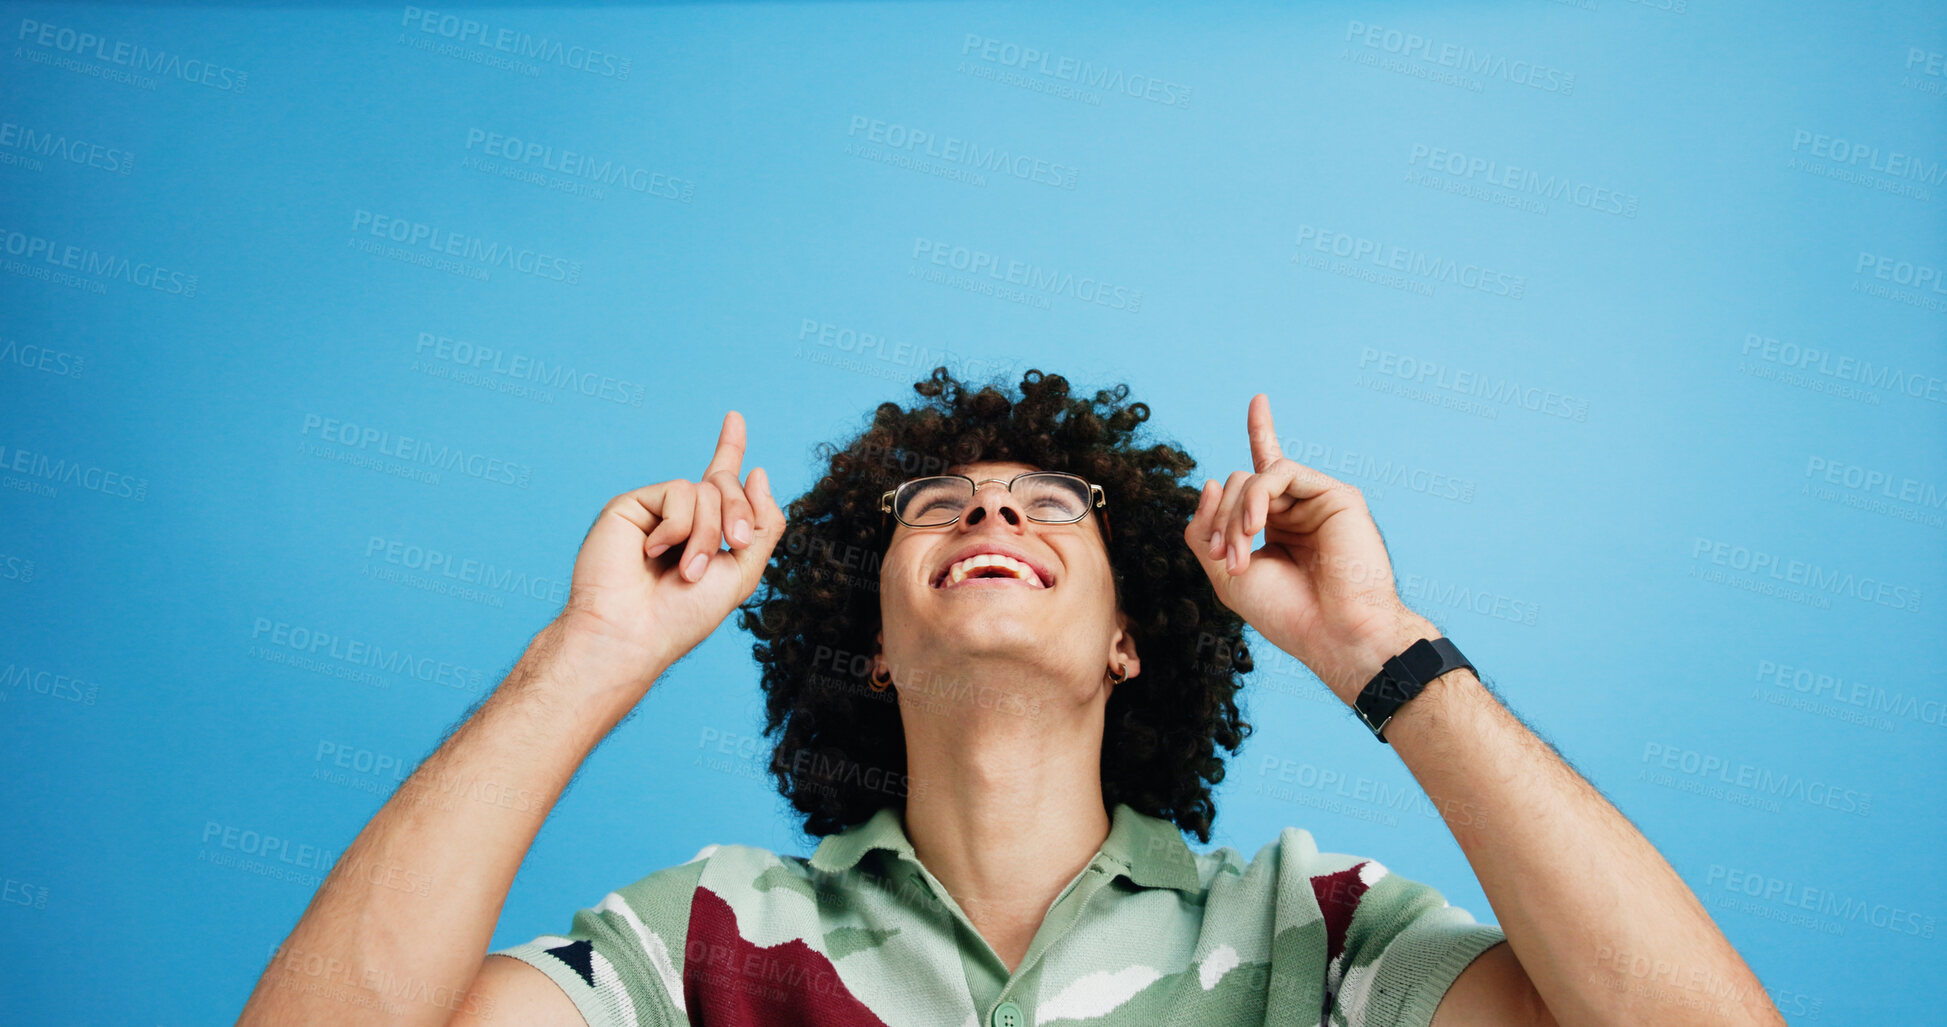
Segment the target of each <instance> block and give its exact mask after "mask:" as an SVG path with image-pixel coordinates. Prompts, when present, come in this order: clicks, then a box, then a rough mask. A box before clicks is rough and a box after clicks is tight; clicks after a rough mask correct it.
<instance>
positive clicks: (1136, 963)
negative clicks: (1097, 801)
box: [497, 803, 1504, 1027]
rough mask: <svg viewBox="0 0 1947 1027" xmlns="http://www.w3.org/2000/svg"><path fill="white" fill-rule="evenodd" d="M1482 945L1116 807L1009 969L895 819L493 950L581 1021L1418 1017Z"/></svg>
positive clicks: (718, 861)
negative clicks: (552, 992) (1209, 846)
mask: <svg viewBox="0 0 1947 1027" xmlns="http://www.w3.org/2000/svg"><path fill="white" fill-rule="evenodd" d="M1502 940H1504V936H1503V935H1502V933H1501V931H1500V929H1499V928H1497V927H1493V926H1489V925H1483V924H1478V923H1476V922H1475V921H1474V919H1473V917H1472V916H1470V915H1468V913H1467V912H1466V911H1465V910H1462V909H1460V908H1457V907H1454V906H1450V905H1448V904H1447V903H1446V902H1445V901H1444V900H1443V899H1442V898H1441V897H1440V894H1439V892H1437V891H1435V890H1434V889H1433V888H1431V887H1429V886H1427V885H1424V884H1420V883H1417V882H1414V881H1410V880H1407V879H1405V878H1402V877H1400V876H1398V875H1397V874H1392V873H1389V872H1387V870H1386V868H1385V867H1383V866H1381V865H1380V864H1379V863H1377V862H1375V861H1373V860H1369V859H1360V858H1358V857H1355V856H1343V855H1338V854H1335V853H1321V852H1319V851H1318V849H1317V848H1316V846H1314V845H1313V842H1312V836H1311V834H1310V833H1309V832H1307V831H1304V830H1301V829H1298V828H1293V827H1287V828H1285V829H1284V830H1283V831H1282V832H1280V833H1279V836H1278V839H1277V841H1275V842H1270V843H1267V844H1266V845H1265V846H1264V847H1263V848H1262V849H1260V850H1259V851H1258V853H1257V855H1256V856H1255V857H1253V858H1252V859H1251V861H1250V862H1249V863H1248V864H1247V863H1245V862H1244V860H1243V859H1242V857H1241V856H1240V855H1239V854H1238V853H1237V851H1236V850H1234V849H1232V848H1229V847H1227V846H1226V847H1224V848H1219V849H1216V850H1213V851H1210V852H1204V853H1198V852H1193V851H1192V850H1191V849H1190V847H1189V846H1188V845H1187V844H1185V842H1184V840H1183V835H1182V833H1181V832H1180V831H1179V830H1178V829H1177V827H1176V825H1174V824H1172V823H1170V822H1168V821H1165V820H1161V819H1158V818H1155V817H1150V816H1145V815H1143V814H1141V813H1138V812H1136V811H1135V810H1134V809H1131V808H1130V807H1129V806H1128V805H1126V804H1122V803H1118V804H1117V805H1116V807H1115V809H1114V810H1113V811H1112V814H1111V819H1110V829H1109V835H1108V837H1107V839H1105V840H1104V841H1103V843H1102V846H1101V848H1100V849H1099V850H1098V851H1097V852H1096V855H1095V857H1094V858H1093V859H1091V860H1090V861H1089V863H1088V865H1087V866H1086V867H1084V868H1082V870H1081V871H1080V872H1079V873H1077V874H1076V875H1075V877H1074V878H1073V879H1072V880H1070V881H1069V882H1068V884H1067V885H1066V886H1065V887H1064V888H1063V889H1062V891H1061V893H1060V894H1059V895H1058V896H1056V898H1055V900H1054V903H1053V904H1052V905H1051V906H1050V907H1049V909H1048V912H1047V915H1046V917H1045V919H1044V920H1043V921H1042V923H1041V926H1040V928H1039V929H1038V930H1037V931H1036V933H1035V935H1034V939H1033V941H1032V942H1031V944H1030V945H1029V946H1028V950H1027V954H1026V956H1025V957H1024V958H1023V959H1022V960H1021V963H1020V965H1019V966H1018V967H1017V968H1016V969H1015V970H1014V972H1012V973H1009V972H1008V970H1007V967H1006V964H1004V963H1003V962H1002V961H1001V959H1000V957H999V956H998V955H996V954H995V953H994V950H993V948H992V946H990V945H988V943H987V942H986V940H985V939H983V938H982V937H981V936H980V934H979V932H978V931H976V930H975V929H974V927H973V924H972V922H971V921H970V920H969V919H968V917H967V915H966V913H965V912H964V911H963V910H962V909H961V908H960V906H959V904H958V903H956V902H955V901H954V899H953V897H952V896H951V895H949V894H947V890H946V889H945V888H944V887H943V886H941V884H940V882H939V881H938V880H937V879H936V878H934V876H933V874H932V872H931V871H929V870H927V869H926V867H925V866H923V865H922V864H921V863H920V862H919V860H918V859H917V858H916V857H915V856H914V855H913V846H912V843H911V842H910V841H909V840H908V838H907V836H906V832H905V828H904V822H903V817H902V815H901V813H900V811H898V810H896V809H893V808H890V807H888V808H885V809H881V810H879V811H878V812H877V813H875V814H874V815H873V816H872V817H871V818H869V819H867V820H865V821H864V822H862V823H859V824H855V825H853V826H852V827H850V828H848V829H846V830H844V831H842V832H840V833H837V834H833V835H828V836H826V837H825V838H824V839H822V840H821V841H820V843H819V845H818V848H817V851H815V852H814V853H813V854H812V856H811V857H810V858H809V859H805V858H803V857H799V856H780V855H778V854H776V853H773V852H770V851H768V850H765V849H761V848H756V847H752V846H746V845H709V846H705V847H704V848H703V850H702V851H700V852H698V853H697V854H696V856H695V857H694V858H692V859H691V860H689V861H688V862H686V863H683V864H681V865H679V866H673V867H668V868H665V869H662V870H658V871H656V872H655V873H652V874H650V875H649V876H647V877H645V878H643V879H642V880H640V881H637V882H636V883H634V884H632V885H629V886H628V887H626V888H623V889H621V890H620V891H617V892H612V893H610V894H609V895H608V896H607V897H605V898H604V899H602V901H601V902H600V903H599V904H598V905H596V906H595V907H594V908H592V909H583V910H580V911H578V912H576V913H575V915H574V919H573V923H572V925H571V926H570V929H569V930H568V932H567V933H566V934H565V935H543V936H541V937H539V938H536V939H534V940H533V941H530V942H526V943H524V944H520V945H515V946H513V947H511V948H507V949H503V950H500V951H499V952H498V953H497V954H499V955H506V956H512V957H513V958H515V959H519V960H521V961H522V962H525V963H527V964H528V965H530V966H533V967H535V968H537V969H539V970H540V971H541V972H542V973H545V974H547V975H548V977H549V978H551V979H552V980H553V981H554V982H555V983H556V984H558V985H560V987H561V989H562V990H563V991H565V992H567V994H568V997H569V998H571V999H573V1000H574V1003H575V1006H576V1008H578V1009H579V1010H581V1014H582V1016H583V1018H585V1019H586V1020H587V1021H588V1022H589V1023H590V1024H592V1025H595V1027H624V1025H635V1024H647V1025H651V1027H675V1025H678V1024H684V1023H692V1024H705V1025H709V1027H775V1025H785V1024H791V1025H796V1024H804V1025H809V1024H844V1025H854V1024H860V1025H880V1024H884V1025H900V1027H904V1025H908V1024H911V1025H923V1027H1038V1025H1041V1024H1057V1025H1061V1027H1077V1025H1084V1024H1097V1025H1110V1024H1114V1025H1123V1024H1128V1025H1138V1024H1140V1025H1143V1027H1155V1025H1172V1024H1182V1025H1201V1024H1239V1025H1242V1024H1253V1025H1255V1024H1306V1025H1322V1027H1358V1025H1371V1027H1381V1025H1385V1027H1392V1025H1402V1027H1403V1025H1416V1027H1419V1025H1425V1024H1427V1023H1428V1022H1430V1021H1431V1020H1432V1018H1433V1010H1434V1007H1435V1006H1437V1005H1439V1003H1440V997H1441V996H1442V995H1443V994H1445V992H1446V990H1447V987H1448V986H1449V985H1450V984H1452V983H1453V980H1454V978H1455V977H1457V976H1459V975H1460V972H1461V971H1462V970H1463V969H1465V968H1466V966H1467V964H1468V963H1469V962H1470V961H1472V960H1473V958H1474V957H1475V956H1477V955H1479V954H1480V953H1481V952H1482V951H1483V950H1485V949H1486V948H1487V947H1488V946H1490V945H1493V944H1494V943H1496V942H1499V941H1502Z"/></svg>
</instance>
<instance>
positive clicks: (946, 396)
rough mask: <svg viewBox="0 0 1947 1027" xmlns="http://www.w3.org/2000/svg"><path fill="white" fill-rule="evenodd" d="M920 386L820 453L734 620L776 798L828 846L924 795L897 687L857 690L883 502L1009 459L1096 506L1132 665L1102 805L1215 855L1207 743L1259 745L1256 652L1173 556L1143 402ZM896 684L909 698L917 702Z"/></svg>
mask: <svg viewBox="0 0 1947 1027" xmlns="http://www.w3.org/2000/svg"><path fill="white" fill-rule="evenodd" d="M913 389H914V391H916V392H918V393H919V395H920V396H921V397H922V399H921V400H920V401H919V402H918V403H916V404H915V405H914V406H913V407H912V408H911V409H905V408H901V407H900V406H899V405H898V404H896V403H891V402H887V403H882V404H880V405H879V407H878V409H877V410H875V411H874V412H873V414H872V419H871V424H870V425H869V426H868V427H866V428H865V429H864V430H863V431H862V432H861V433H860V434H859V435H858V436H857V437H855V438H853V439H852V440H851V441H850V442H849V443H846V444H845V445H844V446H843V447H840V446H836V445H833V444H831V443H822V444H820V445H819V446H817V447H816V448H815V450H814V453H815V454H816V456H817V457H818V459H820V460H822V461H825V462H827V463H828V465H829V466H828V468H827V469H826V472H825V474H824V475H823V477H822V478H820V479H819V481H818V483H817V484H816V485H815V486H813V487H812V488H811V489H810V490H809V491H807V492H806V493H805V494H804V495H802V496H799V497H798V498H797V499H795V500H793V501H792V502H791V504H790V506H789V507H788V508H787V510H786V515H787V517H788V521H789V526H788V529H787V531H786V533H785V538H784V539H783V540H782V541H781V543H780V544H779V546H778V547H777V549H776V550H775V551H774V552H773V553H772V556H771V561H770V564H769V566H767V567H766V568H765V570H764V578H763V582H762V584H761V585H760V586H759V588H758V591H757V592H756V593H755V594H754V595H753V596H752V597H751V598H750V600H748V601H747V602H746V603H745V604H744V605H743V606H742V607H741V608H740V612H739V623H740V624H741V626H742V627H743V628H744V629H745V630H747V631H749V632H751V634H752V635H753V636H755V637H756V638H757V639H758V641H757V643H756V645H754V646H753V647H752V649H753V652H754V653H755V655H756V658H757V662H758V664H759V665H760V667H761V668H762V686H763V689H764V693H765V726H764V735H765V736H766V737H771V736H773V735H780V732H781V736H779V737H778V738H777V741H776V743H775V747H774V749H773V751H772V754H771V760H770V772H771V774H772V776H773V777H774V778H775V779H776V783H777V789H778V792H779V794H781V795H783V796H784V797H785V799H786V800H788V801H789V803H790V804H791V806H792V808H793V809H795V810H797V811H798V812H799V813H801V814H802V815H803V820H804V827H803V829H804V831H805V833H806V834H808V835H812V836H823V835H829V834H833V833H835V832H838V831H841V830H843V829H845V828H846V827H848V826H850V825H852V824H856V823H858V822H860V821H862V820H865V819H866V818H868V817H870V816H871V815H872V814H873V813H875V812H877V811H878V810H879V809H880V808H881V807H887V806H891V807H895V808H900V809H903V808H904V802H905V798H906V796H907V795H908V794H910V793H911V792H916V791H917V790H918V789H920V788H922V787H924V784H925V783H924V782H922V781H916V780H912V779H909V778H908V777H907V776H906V774H905V770H906V739H905V733H904V731H903V729H902V727H901V723H900V714H899V704H898V700H897V697H896V695H895V693H896V692H898V691H900V688H901V686H894V687H893V688H892V689H891V690H888V688H887V687H886V686H885V685H883V684H881V683H878V682H874V681H872V680H871V678H870V676H869V675H870V668H871V663H872V659H871V658H872V656H873V654H874V653H875V652H876V651H877V648H876V643H875V635H876V634H877V632H878V630H879V626H880V611H879V594H878V586H879V560H880V558H881V556H882V555H883V554H884V552H885V546H886V544H887V542H889V541H890V539H891V535H892V530H891V521H890V518H888V517H885V516H883V515H882V514H881V513H880V511H879V497H880V496H881V495H882V494H883V493H884V492H885V491H886V490H888V489H891V488H894V487H896V486H897V485H898V484H899V483H900V482H902V481H905V480H907V479H909V478H913V477H918V476H921V475H927V474H943V473H947V470H948V468H949V467H955V466H959V465H962V464H966V463H972V462H974V461H1014V462H1020V463H1025V464H1029V465H1032V466H1035V467H1038V468H1041V469H1043V470H1051V471H1069V472H1072V473H1075V474H1079V475H1081V476H1082V477H1084V478H1087V479H1088V480H1089V481H1091V482H1095V483H1097V484H1099V485H1101V486H1102V488H1103V490H1104V491H1105V492H1106V494H1107V496H1108V497H1109V507H1108V511H1109V513H1110V515H1111V516H1110V517H1109V525H1108V532H1107V534H1108V557H1109V565H1110V568H1111V571H1112V576H1113V578H1114V582H1115V593H1116V600H1117V603H1118V604H1119V606H1120V608H1121V609H1122V611H1123V612H1124V613H1125V614H1127V615H1128V618H1129V625H1128V630H1129V632H1130V633H1131V634H1132V635H1134V636H1135V640H1136V644H1137V646H1138V650H1139V651H1140V652H1141V654H1142V659H1143V669H1142V673H1141V674H1139V675H1137V676H1136V677H1133V678H1130V679H1129V680H1128V681H1126V682H1124V683H1122V684H1119V685H1117V686H1116V687H1115V689H1114V691H1113V692H1111V694H1110V697H1109V700H1108V707H1107V712H1106V718H1105V725H1104V737H1103V739H1102V800H1103V806H1104V809H1105V810H1113V809H1114V807H1115V804H1116V803H1118V802H1126V803H1128V804H1129V805H1130V807H1132V808H1134V809H1136V810H1138V811H1140V812H1142V813H1146V814H1148V815H1150V816H1153V817H1157V818H1159V819H1163V820H1168V821H1172V822H1174V823H1175V824H1176V825H1177V826H1178V827H1179V828H1181V829H1183V830H1185V831H1189V832H1192V833H1194V834H1195V835H1196V836H1197V837H1198V839H1200V840H1201V841H1202V842H1204V843H1208V842H1209V840H1210V827H1211V822H1212V821H1213V820H1214V819H1215V816H1216V807H1215V806H1214V804H1213V803H1212V802H1211V798H1210V790H1211V786H1212V785H1214V784H1216V783H1218V782H1220V781H1222V780H1223V779H1224V759H1223V757H1222V756H1220V755H1218V753H1217V751H1216V749H1217V746H1220V745H1221V746H1223V747H1224V749H1225V750H1226V751H1228V752H1230V753H1232V754H1235V753H1236V751H1237V749H1238V747H1239V746H1240V745H1242V744H1243V742H1244V739H1246V738H1247V737H1249V735H1250V734H1251V731H1252V728H1251V725H1250V724H1249V723H1247V722H1246V721H1244V720H1243V718H1242V716H1241V714H1240V713H1239V711H1238V706H1237V701H1236V695H1237V692H1238V690H1239V689H1240V688H1241V687H1242V682H1241V681H1240V680H1239V679H1238V675H1240V674H1243V673H1246V672H1248V671H1250V669H1251V657H1250V653H1249V651H1248V650H1247V649H1246V648H1245V646H1244V644H1243V629H1244V621H1243V619H1242V618H1241V617H1239V616H1238V615H1237V614H1235V613H1233V612H1232V611H1230V610H1229V609H1227V608H1226V607H1225V606H1223V604H1222V603H1220V602H1219V601H1218V599H1217V595H1216V592H1215V591H1214V590H1213V589H1212V588H1211V586H1210V581H1209V579H1208V578H1207V577H1206V576H1205V574H1204V571H1203V568H1202V567H1201V566H1200V565H1199V564H1198V562H1197V560H1196V557H1195V556H1194V555H1192V554H1191V552H1190V551H1189V547H1187V546H1185V545H1184V544H1183V527H1184V525H1185V524H1187V523H1188V522H1189V519H1190V517H1191V516H1192V515H1193V514H1194V513H1195V512H1196V507H1197V498H1198V495H1199V490H1198V489H1197V488H1195V487H1193V486H1191V485H1189V484H1187V483H1186V482H1185V479H1186V478H1187V477H1188V476H1189V474H1190V472H1191V471H1193V470H1194V469H1195V468H1196V461H1195V460H1194V459H1192V458H1191V457H1190V456H1189V454H1187V453H1185V452H1183V451H1182V450H1181V449H1179V448H1177V447H1175V446H1173V445H1168V444H1162V443H1158V444H1144V443H1140V442H1138V440H1137V439H1136V433H1137V429H1138V427H1139V426H1140V425H1141V424H1142V423H1143V422H1144V421H1146V420H1148V418H1149V408H1148V407H1147V406H1146V405H1144V404H1142V403H1126V402H1124V401H1125V400H1126V399H1127V398H1128V395H1129V387H1128V386H1127V385H1118V386H1116V388H1114V389H1113V390H1103V391H1099V392H1096V393H1095V395H1094V397H1093V398H1092V399H1084V398H1080V397H1077V396H1073V395H1071V394H1070V391H1069V384H1068V381H1067V379H1065V378H1063V377H1062V376H1060V375H1058V374H1043V373H1042V372H1041V371H1039V370H1030V371H1027V372H1025V373H1024V374H1023V375H1022V378H1021V382H1020V386H1019V389H1018V391H1016V390H1012V389H1003V388H999V387H996V385H994V384H987V385H983V386H981V387H980V388H979V389H978V391H975V390H974V389H973V388H971V387H970V386H969V384H967V383H963V382H961V381H960V380H959V379H957V378H955V377H954V376H953V375H952V374H950V373H949V372H948V370H947V368H945V367H939V368H935V369H934V370H933V372H932V374H931V375H930V376H929V377H928V378H927V379H926V380H924V381H920V382H915V383H914V385H913ZM905 690H906V692H907V694H906V700H907V701H908V702H912V701H914V700H915V699H920V700H922V701H924V700H925V698H926V696H925V694H924V692H923V691H920V690H917V689H915V688H912V687H906V689H905ZM1017 698H1018V697H1017ZM1038 703H1039V700H1038V699H1037V700H1036V706H1035V708H1034V709H1033V710H1025V711H1023V712H1026V713H1028V714H1032V713H1033V712H1035V711H1037V710H1038ZM909 789H910V791H909Z"/></svg>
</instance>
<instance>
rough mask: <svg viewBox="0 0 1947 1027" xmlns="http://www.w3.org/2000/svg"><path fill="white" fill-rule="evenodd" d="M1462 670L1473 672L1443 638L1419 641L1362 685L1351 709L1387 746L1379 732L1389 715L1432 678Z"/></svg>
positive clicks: (1429, 682) (1373, 734)
mask: <svg viewBox="0 0 1947 1027" xmlns="http://www.w3.org/2000/svg"><path fill="white" fill-rule="evenodd" d="M1462 667H1465V668H1467V669H1468V670H1473V669H1474V665H1473V664H1471V663H1468V662H1467V657H1465V656H1462V655H1460V650H1459V649H1456V648H1454V644H1453V643H1452V642H1450V641H1448V640H1447V639H1444V638H1435V639H1425V638H1422V639H1420V640H1419V641H1417V642H1415V643H1413V644H1412V645H1409V646H1407V647H1406V651H1405V652H1403V653H1400V654H1399V655H1398V656H1395V657H1393V658H1392V659H1390V660H1387V661H1386V665H1385V666H1384V667H1382V668H1380V670H1379V673H1378V674H1377V675H1375V676H1374V677H1373V679H1372V680H1371V681H1368V682H1366V687H1365V689H1364V690H1363V691H1361V692H1360V693H1359V700H1358V701H1357V702H1355V703H1353V704H1352V709H1353V710H1354V711H1355V712H1357V713H1358V714H1359V719H1360V720H1363V721H1365V722H1366V726H1367V727H1369V728H1371V729H1372V736H1373V737H1374V738H1377V739H1379V740H1380V741H1381V742H1385V744H1387V745H1391V744H1392V743H1391V742H1387V741H1386V736H1385V734H1384V733H1383V732H1384V731H1385V730H1386V723H1387V722H1388V721H1390V720H1392V719H1393V714H1395V713H1398V712H1399V708H1400V707H1401V706H1404V705H1406V701H1407V700H1408V699H1411V698H1413V697H1414V696H1416V695H1419V694H1420V691H1421V690H1422V689H1424V688H1426V686H1427V685H1429V684H1431V683H1432V681H1433V679H1434V678H1437V677H1439V676H1440V675H1442V674H1445V673H1447V672H1448V671H1450V670H1459V669H1460V668H1462ZM1476 673H1478V672H1476Z"/></svg>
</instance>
